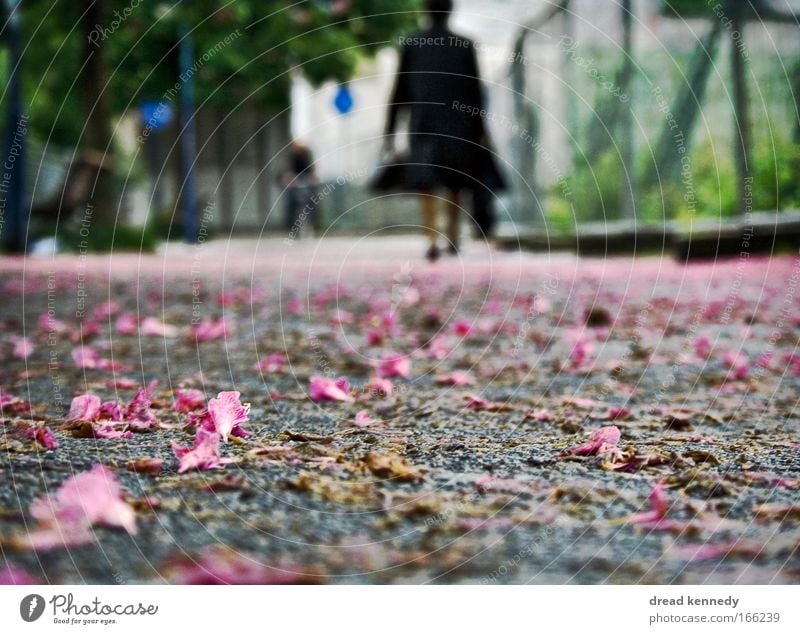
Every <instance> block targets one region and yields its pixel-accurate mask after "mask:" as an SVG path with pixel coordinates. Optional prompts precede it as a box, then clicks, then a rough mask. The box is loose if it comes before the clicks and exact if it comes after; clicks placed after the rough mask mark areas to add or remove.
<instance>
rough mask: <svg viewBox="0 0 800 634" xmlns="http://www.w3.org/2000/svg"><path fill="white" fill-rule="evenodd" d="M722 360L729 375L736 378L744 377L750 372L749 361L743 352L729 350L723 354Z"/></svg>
mask: <svg viewBox="0 0 800 634" xmlns="http://www.w3.org/2000/svg"><path fill="white" fill-rule="evenodd" d="M723 361H724V362H725V364H726V365H727V366H728V368H729V372H730V375H731V376H732V377H733V378H734V379H736V380H739V381H741V380H743V379H746V378H747V376H748V375H749V374H750V361H749V359H748V358H747V355H746V354H744V353H743V352H739V351H735V350H730V351H728V352H726V353H725V355H724V356H723Z"/></svg>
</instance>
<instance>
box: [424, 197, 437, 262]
mask: <svg viewBox="0 0 800 634" xmlns="http://www.w3.org/2000/svg"><path fill="white" fill-rule="evenodd" d="M419 200H420V205H421V208H422V226H423V227H424V230H425V237H426V238H427V239H428V244H429V246H430V248H434V247H436V237H437V235H438V227H437V222H436V215H437V214H436V211H437V210H436V202H437V201H436V196H434V195H433V192H423V193H422V194H421V195H420V199H419Z"/></svg>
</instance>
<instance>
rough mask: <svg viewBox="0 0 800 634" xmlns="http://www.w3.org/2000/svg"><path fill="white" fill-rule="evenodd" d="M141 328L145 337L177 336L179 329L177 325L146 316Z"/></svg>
mask: <svg viewBox="0 0 800 634" xmlns="http://www.w3.org/2000/svg"><path fill="white" fill-rule="evenodd" d="M139 330H140V332H141V334H142V335H144V336H145V337H177V336H178V329H177V328H176V327H175V326H170V325H168V324H165V323H163V322H162V321H159V320H158V319H156V318H155V317H145V318H144V319H143V320H142V323H141V325H140V326H139Z"/></svg>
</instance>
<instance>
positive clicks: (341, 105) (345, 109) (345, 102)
mask: <svg viewBox="0 0 800 634" xmlns="http://www.w3.org/2000/svg"><path fill="white" fill-rule="evenodd" d="M353 104H354V101H353V94H352V93H351V92H350V88H349V87H348V86H347V84H342V85H341V86H339V90H338V91H337V92H336V97H335V98H334V100H333V105H334V106H336V110H338V111H339V114H347V113H349V112H350V111H351V110H352V109H353Z"/></svg>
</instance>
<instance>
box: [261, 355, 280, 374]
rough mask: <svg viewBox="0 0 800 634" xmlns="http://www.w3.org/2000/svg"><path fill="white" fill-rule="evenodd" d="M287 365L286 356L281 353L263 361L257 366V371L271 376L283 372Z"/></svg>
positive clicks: (268, 356) (267, 357)
mask: <svg viewBox="0 0 800 634" xmlns="http://www.w3.org/2000/svg"><path fill="white" fill-rule="evenodd" d="M285 364H286V355H285V354H282V353H280V352H278V353H275V354H270V355H267V356H266V357H264V358H263V359H261V361H259V362H258V363H256V365H255V369H256V370H258V371H259V372H266V373H269V374H272V373H276V372H283V368H284V365H285Z"/></svg>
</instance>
